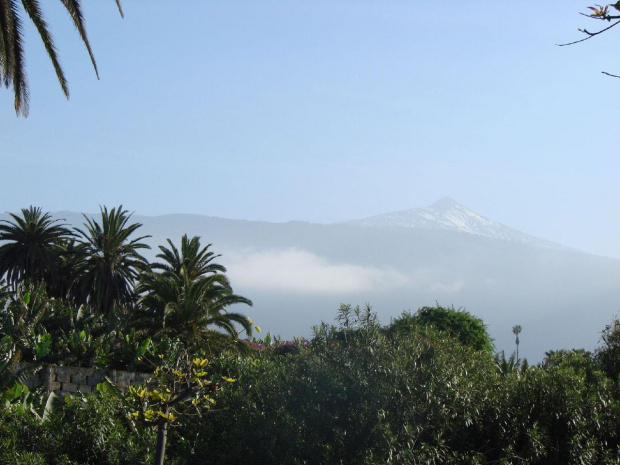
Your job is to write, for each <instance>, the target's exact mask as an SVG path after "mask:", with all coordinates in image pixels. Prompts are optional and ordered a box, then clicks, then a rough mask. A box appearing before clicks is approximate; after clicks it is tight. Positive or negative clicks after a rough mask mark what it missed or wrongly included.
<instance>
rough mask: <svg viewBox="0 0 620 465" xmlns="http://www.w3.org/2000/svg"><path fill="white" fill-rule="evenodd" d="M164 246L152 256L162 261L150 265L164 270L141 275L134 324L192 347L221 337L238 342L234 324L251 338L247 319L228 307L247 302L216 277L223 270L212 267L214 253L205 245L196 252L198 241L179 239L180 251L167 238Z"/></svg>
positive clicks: (223, 269)
mask: <svg viewBox="0 0 620 465" xmlns="http://www.w3.org/2000/svg"><path fill="white" fill-rule="evenodd" d="M168 244H170V246H171V248H170V249H167V248H165V247H160V250H161V251H162V253H161V254H159V255H157V256H158V257H159V258H162V259H163V260H164V261H165V263H158V264H155V265H154V266H153V268H155V269H160V270H163V271H162V272H161V273H154V272H151V273H145V274H143V275H142V276H141V277H140V284H139V286H138V289H137V290H138V292H140V293H142V294H143V295H142V297H141V298H140V301H139V304H140V309H141V310H140V312H139V313H138V318H137V319H136V321H135V323H136V325H137V326H141V327H143V328H147V329H149V330H150V331H151V332H153V333H154V334H155V335H157V336H164V335H166V336H171V337H181V338H183V340H184V341H186V342H187V343H188V344H190V345H193V346H196V347H198V346H201V345H203V344H204V343H205V342H206V341H208V340H209V339H212V338H214V337H215V338H218V337H220V336H222V335H227V336H228V337H233V338H237V336H238V335H239V334H240V331H238V330H237V327H236V325H239V326H240V327H241V328H242V331H245V332H246V333H247V334H248V335H250V334H251V332H252V322H251V320H249V319H248V318H247V317H246V316H245V315H242V314H240V313H237V312H230V311H228V307H230V306H231V305H234V304H245V305H252V301H251V300H249V299H247V298H245V297H242V296H239V295H237V294H234V293H233V290H232V287H231V285H230V282H229V281H228V278H227V277H226V276H225V275H224V274H220V272H224V271H225V268H224V267H223V266H221V265H218V264H215V263H212V260H213V259H214V258H215V257H218V256H219V255H213V253H212V252H209V251H208V248H209V246H210V244H209V245H208V246H206V247H204V248H201V247H200V238H198V237H194V238H192V239H191V240H188V238H187V236H184V237H183V239H182V241H181V253H179V251H178V249H177V248H176V247H175V246H174V245H173V244H172V242H171V241H170V240H168ZM212 328H215V329H217V330H219V331H214V329H212Z"/></svg>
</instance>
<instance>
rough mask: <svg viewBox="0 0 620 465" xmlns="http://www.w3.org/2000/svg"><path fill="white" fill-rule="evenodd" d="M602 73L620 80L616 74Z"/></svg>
mask: <svg viewBox="0 0 620 465" xmlns="http://www.w3.org/2000/svg"><path fill="white" fill-rule="evenodd" d="M601 73H603V74H606V75H607V76H611V77H615V78H618V79H620V76H617V75H615V74H610V73H608V72H607V71H601Z"/></svg>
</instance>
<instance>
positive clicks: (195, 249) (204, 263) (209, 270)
mask: <svg viewBox="0 0 620 465" xmlns="http://www.w3.org/2000/svg"><path fill="white" fill-rule="evenodd" d="M166 241H167V242H168V244H169V245H170V248H169V249H168V248H166V247H164V246H161V245H160V246H159V250H160V251H161V253H159V254H157V258H161V259H162V260H164V262H165V263H154V264H153V265H152V266H151V268H153V269H155V270H163V271H168V272H171V273H174V274H176V275H177V276H185V277H187V279H189V280H194V279H196V278H199V277H204V276H205V275H208V274H215V273H226V268H224V267H223V266H222V265H219V264H217V263H212V262H213V260H214V259H216V258H218V257H221V255H215V254H214V253H213V252H210V251H209V247H211V244H208V245H206V246H205V247H203V248H202V249H201V248H200V237H199V236H194V237H192V238H191V239H188V237H187V234H183V237H182V238H181V252H180V253H179V249H177V248H176V247H175V246H174V244H173V243H172V241H171V240H170V239H167V240H166Z"/></svg>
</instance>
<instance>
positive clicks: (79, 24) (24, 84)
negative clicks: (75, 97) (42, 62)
mask: <svg viewBox="0 0 620 465" xmlns="http://www.w3.org/2000/svg"><path fill="white" fill-rule="evenodd" d="M60 1H61V3H62V5H63V6H64V7H65V9H66V10H67V13H69V15H70V16H71V19H72V20H73V24H74V26H75V28H76V30H77V31H78V34H79V35H80V38H81V39H82V42H83V43H84V45H85V46H86V50H87V51H88V54H89V56H90V60H91V62H92V64H93V67H94V69H95V74H96V75H97V79H98V78H99V71H98V70H97V63H96V62H95V56H94V55H93V51H92V49H91V47H90V42H89V41H88V36H87V35H86V28H85V25H84V15H83V14H82V6H81V1H80V0H60ZM20 3H21V8H20V7H19V5H20ZM116 5H117V7H118V9H119V12H120V14H121V17H122V16H123V10H122V8H121V4H120V0H116ZM22 10H23V12H25V13H26V14H27V15H28V16H29V17H30V20H31V21H32V23H33V24H34V26H35V28H36V29H37V32H38V33H39V36H40V37H41V41H42V42H43V46H44V47H45V50H46V51H47V54H48V56H49V58H50V60H51V61H52V65H53V66H54V70H55V71H56V77H57V78H58V82H59V84H60V87H61V89H62V91H63V93H64V94H65V95H66V96H67V98H69V87H68V85H67V79H66V78H65V75H64V72H63V70H62V67H61V66H60V61H59V60H58V53H57V50H56V46H55V45H54V40H53V39H52V35H51V34H50V32H49V28H48V25H47V22H46V21H45V19H44V17H43V11H42V9H41V6H40V3H39V0H0V85H1V84H4V86H5V87H6V88H7V89H8V88H9V86H12V87H13V94H14V96H15V112H16V113H17V115H18V116H19V115H22V116H28V100H29V99H28V80H27V78H26V70H25V62H24V44H23V41H24V39H23V25H22V18H21V16H22V14H23V12H22Z"/></svg>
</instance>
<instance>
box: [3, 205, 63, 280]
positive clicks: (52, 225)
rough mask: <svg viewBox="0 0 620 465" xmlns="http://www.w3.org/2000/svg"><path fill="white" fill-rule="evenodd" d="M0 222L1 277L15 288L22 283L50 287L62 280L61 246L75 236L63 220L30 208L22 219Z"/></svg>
mask: <svg viewBox="0 0 620 465" xmlns="http://www.w3.org/2000/svg"><path fill="white" fill-rule="evenodd" d="M9 215H10V216H11V217H12V218H13V221H8V220H2V221H0V241H5V243H4V244H3V245H2V246H0V277H1V276H3V275H5V276H6V280H7V282H8V284H10V285H12V286H13V288H14V289H15V287H16V285H17V284H19V283H21V282H23V281H30V282H45V283H46V284H47V287H48V288H51V287H54V286H55V285H57V283H58V282H59V281H60V279H61V276H60V268H61V264H62V246H61V245H62V243H63V241H66V240H68V239H70V238H71V237H73V233H72V232H71V231H70V230H69V229H68V228H66V227H65V226H66V225H64V224H62V223H61V220H54V219H52V217H51V215H50V214H49V213H43V212H42V211H41V209H40V208H38V207H33V206H30V207H28V208H23V209H22V215H21V217H20V216H18V215H16V214H13V213H9Z"/></svg>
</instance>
